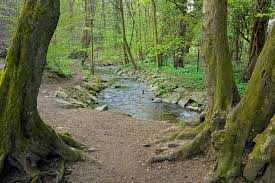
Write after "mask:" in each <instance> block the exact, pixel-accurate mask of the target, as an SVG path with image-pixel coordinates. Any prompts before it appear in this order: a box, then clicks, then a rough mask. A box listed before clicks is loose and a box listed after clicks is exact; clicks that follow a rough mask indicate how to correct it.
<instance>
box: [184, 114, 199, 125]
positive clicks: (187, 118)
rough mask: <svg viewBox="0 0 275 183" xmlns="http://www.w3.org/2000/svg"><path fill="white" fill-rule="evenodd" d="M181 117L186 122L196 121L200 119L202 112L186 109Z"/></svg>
mask: <svg viewBox="0 0 275 183" xmlns="http://www.w3.org/2000/svg"><path fill="white" fill-rule="evenodd" d="M180 118H181V119H182V121H183V122H185V123H194V122H199V121H200V114H198V113H197V112H191V111H184V112H182V113H181V114H180Z"/></svg>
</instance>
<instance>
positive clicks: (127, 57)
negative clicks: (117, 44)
mask: <svg viewBox="0 0 275 183" xmlns="http://www.w3.org/2000/svg"><path fill="white" fill-rule="evenodd" d="M118 2H119V3H118V4H119V11H120V17H121V24H122V39H123V50H124V56H125V62H126V63H127V62H128V60H129V61H130V62H131V64H132V65H133V66H134V68H135V69H136V70H137V64H136V62H135V60H134V57H133V54H132V51H131V48H130V46H129V44H128V41H127V34H126V25H125V16H124V7H123V0H118Z"/></svg>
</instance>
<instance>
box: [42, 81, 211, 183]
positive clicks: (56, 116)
mask: <svg viewBox="0 0 275 183" xmlns="http://www.w3.org/2000/svg"><path fill="white" fill-rule="evenodd" d="M80 80H81V78H78V79H77V80H75V81H62V82H60V83H59V84H51V85H49V84H48V85H46V84H44V85H43V86H42V87H41V90H40V95H39V99H38V108H39V111H40V114H41V116H42V118H43V119H44V120H45V122H46V123H48V124H50V125H51V126H52V127H54V128H55V129H56V130H57V131H61V132H66V131H67V132H69V133H71V134H72V135H73V136H74V137H75V138H76V139H77V140H79V141H80V142H82V143H84V144H86V145H88V146H89V147H93V148H95V149H96V151H95V152H90V153H89V154H88V156H89V157H92V158H94V159H96V160H97V161H98V162H99V163H94V162H92V161H84V162H78V163H75V164H72V165H70V169H71V171H72V173H71V174H70V175H68V176H67V177H66V180H68V182H72V183H142V182H146V183H200V182H205V177H206V175H207V174H208V172H209V170H210V168H211V166H212V164H213V162H211V161H210V160H206V159H207V158H204V157H200V156H199V157H195V158H193V159H191V160H187V161H179V162H164V163H161V164H154V165H150V164H148V163H147V161H148V159H149V158H150V157H151V156H152V155H153V154H154V151H155V147H154V146H152V147H144V146H143V145H144V144H147V143H149V142H151V141H153V140H154V139H156V138H158V137H160V136H161V135H162V133H161V132H162V131H163V130H165V129H167V128H169V127H170V126H171V125H170V124H167V123H164V122H158V121H141V120H136V119H133V118H131V117H129V116H127V115H124V114H118V113H113V112H98V111H95V110H91V109H64V108H62V107H61V106H60V105H59V104H57V103H56V101H55V97H54V93H55V91H56V90H57V88H58V87H60V86H66V85H76V84H77V83H78V82H80Z"/></svg>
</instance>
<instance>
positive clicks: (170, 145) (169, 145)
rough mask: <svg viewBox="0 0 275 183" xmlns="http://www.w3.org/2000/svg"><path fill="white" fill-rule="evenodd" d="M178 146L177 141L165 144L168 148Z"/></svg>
mask: <svg viewBox="0 0 275 183" xmlns="http://www.w3.org/2000/svg"><path fill="white" fill-rule="evenodd" d="M178 146H179V144H178V143H173V142H171V143H168V144H167V147H168V148H175V147H178Z"/></svg>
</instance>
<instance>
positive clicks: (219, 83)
mask: <svg viewBox="0 0 275 183" xmlns="http://www.w3.org/2000/svg"><path fill="white" fill-rule="evenodd" d="M203 6H204V7H203V10H204V27H203V30H204V56H205V61H206V70H205V75H206V76H205V77H206V78H205V80H206V88H207V93H208V109H207V115H206V122H204V123H203V124H201V125H200V126H198V127H196V128H193V129H189V128H188V129H186V130H184V131H183V132H181V133H180V134H178V138H185V137H188V138H190V137H194V139H193V141H191V142H190V143H187V144H185V145H183V147H182V148H181V149H180V150H179V151H177V152H175V153H173V154H170V155H168V156H157V157H153V158H152V160H151V161H152V162H155V161H163V160H173V159H177V158H180V159H181V158H188V157H190V156H192V155H194V154H197V153H200V152H201V151H203V150H204V149H205V148H206V147H207V146H208V145H209V144H210V141H211V136H212V134H215V133H216V131H219V130H221V129H223V128H224V125H225V119H226V115H227V113H228V112H229V111H230V110H231V108H232V107H233V106H234V104H235V102H236V101H235V100H234V98H235V96H234V93H235V84H234V80H233V67H232V63H231V60H230V54H229V46H228V38H227V0H204V5H203Z"/></svg>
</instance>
